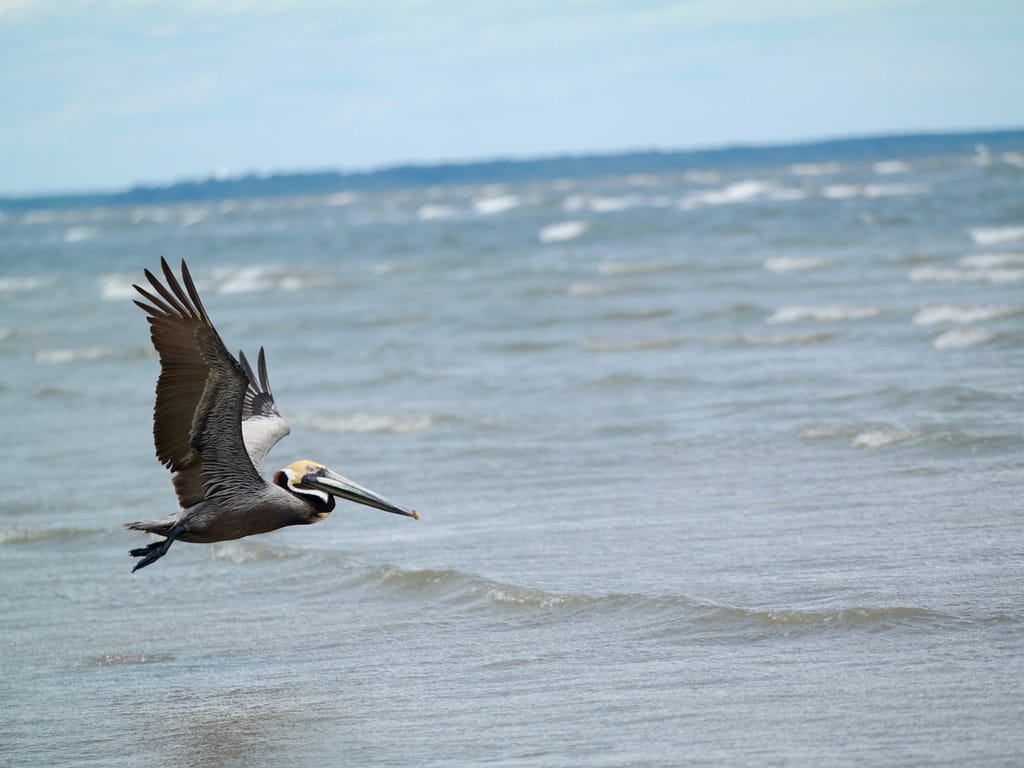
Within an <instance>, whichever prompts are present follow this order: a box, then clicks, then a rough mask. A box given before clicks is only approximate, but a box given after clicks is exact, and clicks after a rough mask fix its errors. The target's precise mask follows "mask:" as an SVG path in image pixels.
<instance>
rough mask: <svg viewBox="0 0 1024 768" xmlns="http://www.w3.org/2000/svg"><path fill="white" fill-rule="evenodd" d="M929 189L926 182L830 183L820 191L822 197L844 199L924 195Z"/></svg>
mask: <svg viewBox="0 0 1024 768" xmlns="http://www.w3.org/2000/svg"><path fill="white" fill-rule="evenodd" d="M930 191H931V188H930V187H929V186H928V185H927V184H865V185H864V186H859V185H856V184H830V185H829V186H827V187H825V188H824V189H823V190H822V191H821V194H822V197H825V198H828V199H830V200H845V199H848V198H851V197H866V198H876V197H902V196H907V195H924V194H927V193H928V192H930Z"/></svg>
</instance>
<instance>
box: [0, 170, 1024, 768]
mask: <svg viewBox="0 0 1024 768" xmlns="http://www.w3.org/2000/svg"><path fill="white" fill-rule="evenodd" d="M160 256H166V257H167V258H168V259H169V260H170V261H171V262H172V263H173V264H174V265H175V266H176V265H177V263H178V262H179V261H180V260H181V259H182V258H184V259H186V260H187V261H188V263H189V266H190V268H191V270H192V272H193V274H194V275H195V278H196V282H197V284H198V288H199V291H200V293H201V294H202V296H203V300H204V302H205V305H206V308H207V310H208V312H209V315H210V317H211V318H212V320H213V321H214V323H216V325H217V327H218V329H219V331H220V333H221V335H222V337H223V338H224V341H225V342H226V344H227V345H228V347H229V348H230V349H232V350H238V349H243V350H245V351H246V352H247V354H248V355H249V356H250V358H252V357H254V356H255V354H256V352H257V350H258V348H259V347H260V346H261V345H262V346H264V347H265V348H266V352H267V358H268V361H269V368H270V378H271V383H272V385H273V389H274V393H275V395H276V397H277V400H278V403H279V407H280V410H281V412H282V413H283V414H284V416H285V417H286V418H287V419H288V420H289V422H290V423H291V425H292V434H291V436H289V437H288V438H287V439H286V440H285V441H284V442H282V443H281V444H280V445H279V446H278V447H277V448H276V449H275V451H274V452H273V453H272V454H271V456H270V460H269V464H268V466H269V467H273V468H276V467H282V466H285V465H286V464H288V463H290V462H291V461H293V460H296V459H299V458H311V459H315V460H318V461H321V462H323V463H325V464H326V465H327V466H329V467H331V468H333V469H335V470H336V471H339V472H341V473H342V474H345V475H346V476H349V477H351V478H353V479H355V480H356V481H357V482H359V483H362V484H364V485H367V486H368V487H370V488H373V489H374V490H377V491H379V492H381V493H383V494H385V495H387V496H389V497H391V498H393V499H394V500H395V501H397V502H399V503H401V504H404V505H407V506H412V507H415V508H416V509H418V510H419V511H420V513H421V515H422V520H420V521H419V522H414V521H412V520H409V519H406V518H399V517H395V516H392V515H387V514H384V513H381V512H379V511H377V510H372V509H369V508H365V507H357V506H354V505H351V504H346V503H340V504H339V505H338V508H337V509H336V511H335V512H334V513H333V515H331V517H330V518H329V519H328V520H327V521H326V522H324V523H322V524H319V525H315V526H311V527H308V528H306V527H299V528H291V529H287V530H284V531H279V532H276V533H273V534H270V535H266V536H259V537H254V538H251V539H246V540H241V541H234V542H226V543H221V544H216V545H193V544H187V543H177V544H175V545H174V546H173V547H172V548H171V550H170V552H169V553H168V555H167V556H166V557H165V558H164V559H162V560H161V561H160V562H158V563H156V564H155V565H153V566H151V567H149V568H147V569H145V570H143V571H139V572H138V573H135V574H134V575H133V574H132V573H131V566H132V563H133V560H132V558H130V557H129V556H128V549H130V548H132V547H138V546H143V545H145V544H146V543H148V541H150V540H151V539H150V538H147V537H146V536H144V535H143V534H140V533H136V532H129V531H125V530H123V529H122V527H121V526H122V524H123V523H124V522H127V521H131V520H139V519H143V520H144V519H152V518H157V517H161V516H164V515H166V514H169V513H171V512H173V511H174V510H175V500H174V495H173V491H172V488H171V484H170V482H169V480H170V478H169V476H168V474H167V472H166V470H164V469H163V468H162V467H161V466H160V465H159V463H158V462H157V461H156V459H155V458H154V456H153V446H152V437H151V417H152V405H153V388H154V382H155V379H156V376H157V373H158V361H157V358H156V356H155V354H154V352H153V351H152V348H151V345H150V341H149V336H148V328H147V324H146V322H145V319H144V316H143V314H142V313H141V312H140V311H139V310H138V309H137V308H136V307H135V306H134V305H133V304H132V302H131V299H132V297H133V295H134V291H133V289H132V287H131V286H132V283H135V282H142V281H143V280H144V277H143V269H145V268H150V269H154V270H155V269H157V268H158V264H159V257H160ZM0 371H2V378H0V405H2V416H3V430H2V431H3V435H2V440H0V468H2V474H3V479H2V480H0V485H2V489H3V490H2V493H0V572H2V576H3V587H4V590H3V598H2V618H0V649H2V655H0V659H2V661H0V665H2V674H0V764H2V765H9V766H56V765H69V766H70V765H73V766H83V765H89V766H122V765H129V764H131V765H150V766H210V765H224V766H232V765H237V766H277V765H289V766H293V767H294V768H299V767H300V766H301V767H304V766H335V765H360V766H371V765H374V766H392V765H393V766H409V765H415V766H451V765H479V764H490V765H509V766H568V765H572V766H675V765H723V766H725V765H729V766H732V765H807V766H823V765H830V766H840V765H851V766H852V765H858V766H860V765H865V764H866V765H900V766H934V765H949V766H962V765H972V766H1002V765H1006V766H1009V765H1017V764H1020V762H1021V761H1022V760H1024V726H1022V723H1024V695H1022V690H1024V608H1022V596H1024V525H1022V513H1024V504H1022V500H1021V499H1022V493H1021V492H1022V471H1024V155H1021V154H1020V153H1013V152H1006V153H1002V154H995V153H989V152H984V151H979V152H978V153H976V154H969V153H968V154H964V155H960V156H943V157H913V158H909V159H907V158H901V157H881V158H878V159H877V160H876V161H874V162H866V161H865V162H860V163H851V162H844V161H837V162H827V163H820V164H800V165H796V166H773V167H767V166H760V167H751V168H735V167H730V168H723V169H721V170H715V169H710V170H709V169H702V170H700V171H699V172H691V173H666V174H660V175H659V174H647V173H645V174H643V175H628V176H618V177H611V178H592V179H549V180H540V181H535V182H529V183H526V182H522V183H514V184H512V183H510V184H501V185H480V186H465V187H462V186H453V185H448V186H439V187H434V188H414V189H398V190H390V191H388V190H383V191H377V192H353V191H345V190H339V191H338V192H337V193H333V194H330V195H318V196H310V197H287V198H270V199H225V200H211V201H204V202H192V203H182V204H176V205H166V206H157V205H149V206H144V205H139V206H120V207H107V208H102V207H101V208H88V207H86V208H82V207H75V208H68V209H53V208H41V209H38V210H28V211H8V212H7V213H4V214H0Z"/></svg>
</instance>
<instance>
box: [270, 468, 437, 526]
mask: <svg viewBox="0 0 1024 768" xmlns="http://www.w3.org/2000/svg"><path fill="white" fill-rule="evenodd" d="M274 482H275V483H277V484H278V485H280V486H281V487H282V488H284V489H285V490H286V491H289V492H291V493H293V494H295V495H296V496H298V497H299V498H300V499H302V500H303V501H306V502H307V503H308V504H309V505H310V506H311V507H313V509H315V510H316V515H315V518H314V519H313V520H312V522H320V521H321V520H323V519H324V518H325V517H327V515H329V514H330V513H331V511H332V510H333V509H334V497H335V496H338V497H339V498H342V499H348V500H349V501H354V502H356V503H357V504H365V505H366V506H368V507H376V508H377V509H383V510H384V511H385V512H393V513H394V514H396V515H405V516H406V517H411V518H413V519H414V520H419V519H420V516H419V513H418V512H415V511H414V510H411V509H405V508H404V507H400V506H398V505H397V504H394V503H392V502H390V501H388V500H387V499H385V498H384V497H383V496H381V495H379V494H377V493H374V492H373V491H371V490H369V489H367V488H363V486H361V485H358V484H356V483H353V482H352V481H351V480H349V479H348V478H344V477H342V476H341V475H338V474H335V473H334V472H332V471H331V470H329V469H328V468H327V467H325V466H324V465H323V464H318V463H317V462H315V461H308V460H303V461H296V462H295V463H294V464H289V465H288V466H287V467H285V468H284V469H282V470H281V471H280V472H278V473H277V474H276V475H274Z"/></svg>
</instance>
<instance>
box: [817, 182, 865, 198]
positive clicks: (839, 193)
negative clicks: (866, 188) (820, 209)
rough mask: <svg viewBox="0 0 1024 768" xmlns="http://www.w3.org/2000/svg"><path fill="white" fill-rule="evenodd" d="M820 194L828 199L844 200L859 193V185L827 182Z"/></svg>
mask: <svg viewBox="0 0 1024 768" xmlns="http://www.w3.org/2000/svg"><path fill="white" fill-rule="evenodd" d="M821 195H822V197H827V198H828V199H829V200H845V199H846V198H848V197H857V196H858V195H860V187H858V186H855V185H854V184H829V185H828V186H827V187H825V188H824V189H823V190H821Z"/></svg>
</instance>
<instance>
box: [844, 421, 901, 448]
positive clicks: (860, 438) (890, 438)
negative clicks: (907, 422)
mask: <svg viewBox="0 0 1024 768" xmlns="http://www.w3.org/2000/svg"><path fill="white" fill-rule="evenodd" d="M914 436H915V435H914V433H913V432H911V431H910V430H909V429H904V428H903V427H893V426H889V425H882V426H879V427H873V428H872V429H867V430H865V431H863V432H860V433H858V434H857V436H856V437H854V438H853V447H854V448H884V447H885V446H887V445H894V444H896V443H902V442H904V441H906V440H910V439H911V438H913V437H914Z"/></svg>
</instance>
